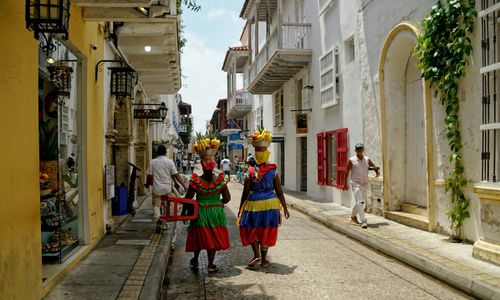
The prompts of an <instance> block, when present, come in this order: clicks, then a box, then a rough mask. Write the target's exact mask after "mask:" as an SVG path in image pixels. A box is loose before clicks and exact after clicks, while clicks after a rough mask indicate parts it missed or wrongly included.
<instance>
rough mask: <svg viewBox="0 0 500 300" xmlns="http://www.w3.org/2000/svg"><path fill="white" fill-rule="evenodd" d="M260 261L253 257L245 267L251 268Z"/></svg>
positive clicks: (258, 258)
mask: <svg viewBox="0 0 500 300" xmlns="http://www.w3.org/2000/svg"><path fill="white" fill-rule="evenodd" d="M259 261H260V257H254V258H253V259H252V260H251V261H249V262H248V263H247V266H249V267H253V266H255V265H256V264H257V263H258V262H259Z"/></svg>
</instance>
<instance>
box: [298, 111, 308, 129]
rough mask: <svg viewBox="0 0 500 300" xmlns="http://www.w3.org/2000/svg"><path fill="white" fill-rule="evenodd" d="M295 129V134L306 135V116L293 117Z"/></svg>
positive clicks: (303, 114) (302, 114)
mask: <svg viewBox="0 0 500 300" xmlns="http://www.w3.org/2000/svg"><path fill="white" fill-rule="evenodd" d="M295 127H296V130H297V133H298V134H300V133H307V114H305V113H297V114H296V115H295Z"/></svg>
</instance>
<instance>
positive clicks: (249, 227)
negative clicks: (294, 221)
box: [238, 129, 290, 268]
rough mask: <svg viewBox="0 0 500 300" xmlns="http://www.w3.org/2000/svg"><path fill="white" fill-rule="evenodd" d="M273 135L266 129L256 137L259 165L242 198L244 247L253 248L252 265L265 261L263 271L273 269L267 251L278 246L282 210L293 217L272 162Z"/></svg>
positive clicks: (252, 171)
mask: <svg viewBox="0 0 500 300" xmlns="http://www.w3.org/2000/svg"><path fill="white" fill-rule="evenodd" d="M271 138H272V137H271V134H270V133H269V131H267V130H266V129H264V130H262V131H261V132H259V131H256V132H255V133H254V135H253V136H252V145H253V146H254V148H255V159H256V161H257V166H255V167H250V168H249V170H248V176H247V178H246V180H245V183H244V188H243V193H242V195H241V202H240V210H239V213H238V226H239V228H240V238H241V243H242V244H243V246H244V247H245V246H248V245H251V246H252V250H253V258H252V259H251V260H250V261H249V262H248V266H249V267H252V266H255V265H256V264H257V263H258V262H259V261H261V266H262V267H263V268H267V267H269V265H270V263H269V261H268V260H267V252H268V249H269V247H272V246H275V245H276V240H277V239H278V227H279V226H280V225H281V209H283V213H284V216H285V218H287V219H288V217H289V216H290V214H289V213H288V208H287V206H286V202H285V197H284V195H283V190H282V189H281V183H280V180H279V177H278V176H277V173H276V164H271V163H268V162H267V161H268V159H269V154H270V152H269V151H268V150H267V147H269V145H270V144H271Z"/></svg>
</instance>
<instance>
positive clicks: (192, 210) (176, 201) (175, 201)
mask: <svg viewBox="0 0 500 300" xmlns="http://www.w3.org/2000/svg"><path fill="white" fill-rule="evenodd" d="M160 199H161V206H160V213H161V215H160V219H159V220H158V223H157V224H156V233H160V232H161V228H162V225H163V224H164V223H165V222H177V221H190V220H194V219H196V218H197V217H198V202H197V201H196V200H192V199H187V198H181V197H174V196H161V198H160Z"/></svg>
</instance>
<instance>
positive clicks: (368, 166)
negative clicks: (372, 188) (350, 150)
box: [344, 143, 380, 229]
mask: <svg viewBox="0 0 500 300" xmlns="http://www.w3.org/2000/svg"><path fill="white" fill-rule="evenodd" d="M355 151H356V155H355V156H353V157H351V158H349V161H348V162H347V172H346V173H345V185H344V189H345V190H347V188H348V185H347V178H348V177H349V173H351V178H350V183H351V189H352V192H353V194H354V201H355V203H354V206H353V208H352V212H351V220H352V221H353V222H354V223H356V224H359V222H358V217H357V215H359V221H361V228H365V229H366V228H368V223H367V221H366V217H365V210H364V206H365V203H366V189H367V188H368V171H369V170H373V171H375V173H376V174H377V176H379V169H380V168H379V167H377V166H375V164H374V163H373V162H372V161H371V160H370V158H369V157H368V156H364V151H365V146H364V145H363V144H362V143H357V144H356V146H355ZM351 171H352V172H351Z"/></svg>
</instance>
